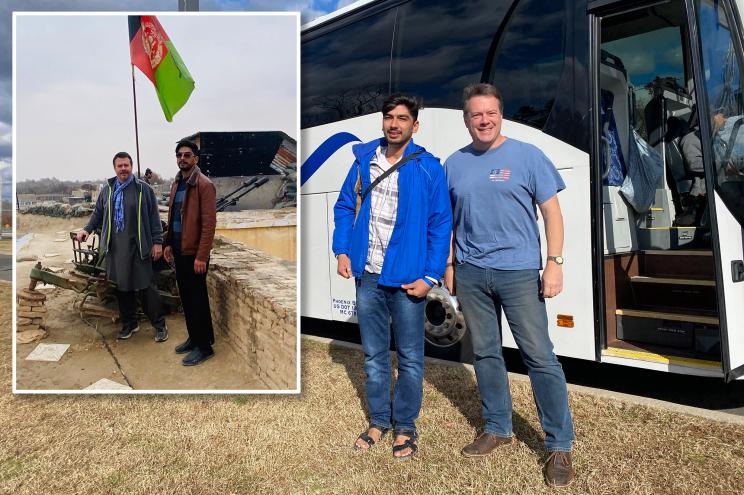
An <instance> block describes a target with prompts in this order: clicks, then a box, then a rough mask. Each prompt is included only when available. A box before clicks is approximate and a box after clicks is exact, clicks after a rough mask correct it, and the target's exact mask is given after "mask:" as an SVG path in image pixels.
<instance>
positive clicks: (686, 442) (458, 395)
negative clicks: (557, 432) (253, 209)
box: [0, 286, 744, 495]
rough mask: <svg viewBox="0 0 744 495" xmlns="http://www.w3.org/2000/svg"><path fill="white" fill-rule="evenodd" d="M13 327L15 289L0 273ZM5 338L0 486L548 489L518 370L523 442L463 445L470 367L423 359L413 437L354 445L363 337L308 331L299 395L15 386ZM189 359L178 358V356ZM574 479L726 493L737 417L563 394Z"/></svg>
mask: <svg viewBox="0 0 744 495" xmlns="http://www.w3.org/2000/svg"><path fill="white" fill-rule="evenodd" d="M0 297H1V298H2V299H1V300H2V301H3V305H2V306H1V307H0V318H1V320H0V323H1V324H2V325H4V327H5V328H9V327H8V325H9V321H10V317H9V315H8V313H9V311H10V309H9V308H10V304H9V303H10V289H9V288H7V287H2V286H0ZM9 337H10V335H9V332H7V333H4V334H3V335H2V337H1V338H0V348H1V352H3V353H4V355H5V356H6V359H4V360H2V363H0V380H1V381H0V386H1V387H2V390H3V392H4V393H3V394H2V397H1V398H0V423H2V425H3V427H2V428H0V493H17V494H35V493H85V494H90V493H105V494H118V493H121V494H124V493H126V494H158V493H163V494H165V493H168V494H173V493H184V494H200V495H201V494H212V493H215V494H216V493H282V494H283V493H298V494H305V493H307V494H312V493H331V494H332V493H339V494H341V493H343V494H347V493H380V494H388V493H391V492H397V491H400V492H401V493H436V494H439V493H485V492H489V493H524V494H534V493H549V492H552V491H551V490H550V489H548V488H547V487H545V486H544V484H543V481H542V474H541V467H542V466H541V463H542V460H543V459H544V452H543V448H542V433H541V430H540V427H539V424H538V421H537V417H536V413H535V408H534V404H533V400H532V393H531V391H530V389H529V386H528V385H527V384H524V383H514V384H513V385H512V393H513V397H514V405H515V407H514V411H515V413H514V427H515V435H516V438H517V442H515V443H514V444H512V445H511V446H509V447H507V448H505V449H504V450H503V451H502V452H501V453H500V454H499V455H496V456H493V457H489V458H487V459H480V460H473V459H466V458H464V457H462V456H460V455H459V449H460V448H461V447H462V445H463V444H465V443H467V442H468V441H470V439H471V438H472V437H473V435H474V433H475V429H476V428H477V427H478V426H480V419H479V403H478V399H477V391H476V387H475V381H474V379H473V377H472V376H471V375H470V374H469V373H468V372H467V371H466V370H464V369H459V368H449V367H441V366H428V367H427V375H426V384H425V390H424V410H423V411H422V415H421V417H420V419H419V423H418V424H419V428H420V432H421V442H420V447H421V448H420V451H419V454H418V455H417V457H416V458H415V459H414V460H412V461H410V462H400V461H395V460H393V459H392V454H391V449H390V441H391V440H390V437H386V439H385V441H384V442H383V443H381V444H378V445H377V446H375V447H374V448H373V450H371V451H369V452H364V453H356V454H355V453H353V452H352V450H351V445H352V443H353V442H354V439H355V438H356V435H357V433H359V432H360V431H361V430H362V429H363V428H364V427H365V425H366V418H365V414H364V411H363V399H362V397H363V381H362V379H363V372H362V366H361V365H362V359H361V354H360V353H359V352H358V351H354V350H348V349H341V348H338V347H328V346H325V345H322V344H317V343H314V342H309V341H303V354H302V358H303V363H302V368H303V369H302V376H303V392H302V394H301V396H190V397H179V396H58V397H55V396H41V397H33V396H13V395H11V394H10V362H11V360H10V338H9ZM185 372H186V371H185ZM570 399H571V406H572V408H573V412H574V417H575V422H576V429H577V442H576V450H575V456H574V465H575V468H576V471H577V479H576V482H575V483H574V485H573V486H572V488H571V490H570V492H572V493H592V494H595V493H596V494H599V493H640V494H643V493H649V494H651V493H679V494H686V493H689V494H698V493H736V492H738V491H739V490H740V489H741V487H742V486H744V428H741V427H734V426H729V425H725V424H720V423H714V422H710V421H706V420H703V419H699V418H694V417H688V416H683V415H679V414H672V413H667V412H661V411H657V410H653V409H649V408H646V407H639V406H632V405H627V404H624V403H620V402H612V401H607V400H603V399H602V400H600V399H597V398H594V397H590V396H584V395H579V394H572V395H571V397H570Z"/></svg>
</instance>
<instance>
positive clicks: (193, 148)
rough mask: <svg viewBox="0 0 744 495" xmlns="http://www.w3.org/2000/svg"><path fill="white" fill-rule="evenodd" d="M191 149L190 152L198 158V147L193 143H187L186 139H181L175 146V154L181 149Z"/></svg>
mask: <svg viewBox="0 0 744 495" xmlns="http://www.w3.org/2000/svg"><path fill="white" fill-rule="evenodd" d="M184 146H185V147H186V148H189V149H191V151H193V152H194V156H199V147H198V146H197V145H196V143H194V142H193V141H189V140H188V139H182V140H180V141H179V142H178V144H177V145H176V153H178V150H179V149H180V148H183V147H184Z"/></svg>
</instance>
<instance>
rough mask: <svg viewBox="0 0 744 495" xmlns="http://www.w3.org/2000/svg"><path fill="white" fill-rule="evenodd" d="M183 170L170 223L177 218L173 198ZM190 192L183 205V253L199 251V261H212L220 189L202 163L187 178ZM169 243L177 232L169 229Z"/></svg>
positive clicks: (197, 253)
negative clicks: (210, 256)
mask: <svg viewBox="0 0 744 495" xmlns="http://www.w3.org/2000/svg"><path fill="white" fill-rule="evenodd" d="M180 179H181V172H178V173H177V174H176V180H175V181H173V184H172V185H171V190H170V198H169V199H168V225H171V224H172V222H173V201H174V200H175V199H176V190H177V189H178V181H179V180H180ZM186 185H187V187H186V194H185V195H184V198H183V204H182V205H181V254H182V255H186V256H193V255H196V259H197V260H199V261H208V260H209V252H210V251H211V250H212V242H213V241H214V229H215V226H216V225H217V190H216V189H215V187H214V184H212V181H211V180H209V179H208V178H207V176H206V175H202V173H201V170H199V167H198V166H196V165H195V166H194V171H193V172H191V175H190V176H189V178H188V179H187V180H186ZM165 245H166V246H171V245H173V233H172V231H171V229H170V228H169V229H168V234H167V235H166V236H165Z"/></svg>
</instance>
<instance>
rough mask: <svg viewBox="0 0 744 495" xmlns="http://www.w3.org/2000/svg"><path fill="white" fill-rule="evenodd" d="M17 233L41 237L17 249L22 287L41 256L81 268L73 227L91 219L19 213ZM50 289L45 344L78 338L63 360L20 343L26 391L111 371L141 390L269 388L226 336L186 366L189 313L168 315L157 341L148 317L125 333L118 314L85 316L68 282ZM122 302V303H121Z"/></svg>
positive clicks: (69, 384)
mask: <svg viewBox="0 0 744 495" xmlns="http://www.w3.org/2000/svg"><path fill="white" fill-rule="evenodd" d="M17 219H18V226H17V231H16V238H17V239H21V238H22V237H23V236H24V235H26V234H28V233H33V238H32V239H31V240H30V241H29V242H28V243H26V244H25V245H24V246H23V247H22V248H21V249H20V250H19V251H18V253H17V265H16V277H17V278H16V280H17V284H18V287H23V286H26V285H27V282H28V281H29V278H28V276H29V273H30V271H31V268H32V267H33V266H34V264H35V263H36V261H37V260H38V261H41V262H42V265H43V266H44V267H60V268H64V269H65V272H66V271H69V270H71V269H72V268H73V265H72V262H71V261H70V260H71V259H72V243H71V241H70V239H69V234H68V232H70V231H76V230H78V229H80V228H82V226H83V225H84V223H85V220H86V219H79V218H78V219H69V220H65V219H58V218H52V217H44V216H39V215H18V216H17ZM40 290H41V291H42V292H43V293H45V294H46V295H47V302H46V306H47V332H48V336H47V337H46V338H45V339H43V340H42V341H41V342H42V343H48V344H51V343H59V344H70V347H69V349H68V350H67V352H66V353H65V354H64V355H63V357H62V358H61V359H60V360H59V361H57V362H44V361H27V360H26V359H25V358H26V356H28V355H29V354H30V353H31V351H33V350H34V349H35V348H36V346H37V345H38V342H34V343H31V344H19V345H18V346H17V349H16V388H17V389H18V390H81V389H83V388H85V387H87V386H89V385H92V384H93V383H95V382H97V381H98V380H100V379H102V378H107V379H109V380H112V381H114V382H116V383H119V384H122V385H128V386H130V387H131V388H133V389H136V390H252V389H258V388H261V385H260V384H259V383H258V382H257V380H256V379H255V378H254V377H253V376H251V374H250V372H249V369H248V367H247V366H246V365H245V364H244V363H243V362H242V360H241V358H240V357H239V356H238V355H237V354H236V353H235V352H234V351H233V350H232V348H231V347H230V345H229V342H227V341H226V340H225V339H224V338H220V335H219V334H218V335H216V336H215V340H216V342H215V346H214V350H215V356H214V357H213V358H212V359H210V360H209V361H207V362H205V363H203V364H201V365H199V366H193V367H185V366H183V365H181V359H182V358H183V356H179V355H177V354H176V353H175V352H174V351H173V349H174V347H175V346H176V345H178V344H179V343H180V342H182V341H184V340H185V339H186V336H187V333H186V325H185V321H184V319H183V314H178V313H177V314H171V315H169V316H167V317H166V322H167V325H168V331H169V338H168V340H167V341H166V342H162V343H156V342H155V341H154V330H153V328H152V326H151V325H150V323H149V322H148V321H147V320H143V321H141V322H140V331H139V332H138V333H136V334H134V336H133V337H132V338H130V339H128V340H117V339H116V334H117V332H118V331H119V328H120V324H119V323H113V322H112V321H111V319H107V318H103V317H91V316H87V317H86V319H85V320H83V319H82V318H81V317H80V315H79V314H78V312H77V311H75V310H74V309H73V303H74V302H75V301H76V299H79V298H80V296H79V295H78V294H76V293H75V292H74V291H71V290H65V289H61V288H55V287H51V288H42V289H40ZM114 309H115V308H114Z"/></svg>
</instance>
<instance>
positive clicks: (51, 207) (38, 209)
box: [20, 202, 93, 218]
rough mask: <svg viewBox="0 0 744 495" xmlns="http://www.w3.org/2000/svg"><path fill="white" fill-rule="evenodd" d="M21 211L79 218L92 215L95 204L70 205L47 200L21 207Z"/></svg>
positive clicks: (23, 212)
mask: <svg viewBox="0 0 744 495" xmlns="http://www.w3.org/2000/svg"><path fill="white" fill-rule="evenodd" d="M20 213H22V214H33V215H46V216H48V217H60V218H77V217H85V216H90V215H91V214H92V213H93V205H85V204H78V205H68V204H66V203H54V202H45V203H43V204H40V205H34V206H29V207H27V208H21V210H20Z"/></svg>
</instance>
